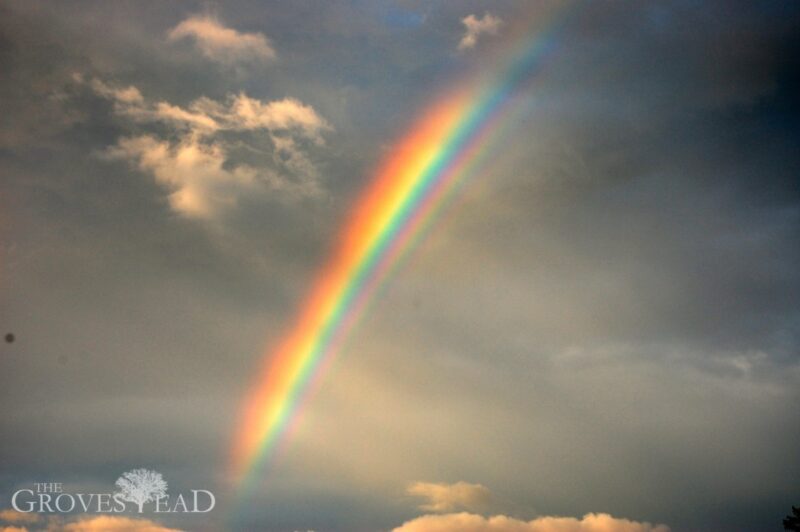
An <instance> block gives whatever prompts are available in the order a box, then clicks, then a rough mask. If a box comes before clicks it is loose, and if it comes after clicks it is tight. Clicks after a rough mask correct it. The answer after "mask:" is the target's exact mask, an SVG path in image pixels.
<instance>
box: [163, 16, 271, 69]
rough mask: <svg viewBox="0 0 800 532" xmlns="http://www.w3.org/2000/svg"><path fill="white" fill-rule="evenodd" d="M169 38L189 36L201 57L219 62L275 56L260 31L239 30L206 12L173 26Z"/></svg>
mask: <svg viewBox="0 0 800 532" xmlns="http://www.w3.org/2000/svg"><path fill="white" fill-rule="evenodd" d="M168 37H169V39H170V40H171V41H177V40H181V39H185V38H190V39H192V40H193V41H194V43H195V46H197V48H199V49H200V51H201V52H202V54H203V55H204V56H206V57H207V58H208V59H211V60H212V61H217V62H220V63H228V64H230V63H238V62H244V61H254V60H255V61H266V60H270V59H274V58H275V57H276V54H275V50H274V49H273V48H272V46H271V45H270V43H269V40H268V39H267V37H266V36H265V35H264V34H263V33H241V32H238V31H236V30H234V29H233V28H227V27H225V26H223V25H222V24H220V22H219V21H218V20H217V19H216V18H214V17H211V16H209V15H194V16H191V17H189V18H187V19H186V20H184V21H183V22H181V23H180V24H178V25H177V26H175V27H174V28H172V29H171V30H170V31H169V33H168Z"/></svg>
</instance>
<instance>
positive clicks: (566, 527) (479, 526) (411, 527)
mask: <svg viewBox="0 0 800 532" xmlns="http://www.w3.org/2000/svg"><path fill="white" fill-rule="evenodd" d="M393 532H669V527H667V526H666V525H651V524H650V523H646V522H638V521H630V520H628V519H622V518H617V517H612V516H610V515H608V514H593V513H592V514H586V515H585V516H583V519H576V518H574V517H537V518H536V519H534V520H532V521H521V520H519V519H514V518H513V517H507V516H505V515H495V516H493V517H483V516H480V515H476V514H471V513H466V512H462V513H457V514H445V515H424V516H422V517H417V518H416V519H412V520H411V521H408V522H406V523H404V524H403V525H401V526H399V527H397V528H395V529H394V531H393Z"/></svg>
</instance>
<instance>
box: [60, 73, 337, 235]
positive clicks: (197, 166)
mask: <svg viewBox="0 0 800 532" xmlns="http://www.w3.org/2000/svg"><path fill="white" fill-rule="evenodd" d="M75 79H76V81H78V82H80V83H86V84H87V85H88V86H89V87H90V88H91V89H92V91H94V93H95V94H97V95H98V96H101V97H103V98H106V99H108V100H110V101H112V102H113V109H114V112H115V113H116V114H118V115H120V116H123V117H126V118H128V119H130V121H131V122H132V123H133V124H147V123H161V124H163V125H166V126H168V127H169V128H170V129H171V131H170V132H169V133H168V134H167V135H161V136H159V135H155V134H140V135H129V136H124V137H122V138H120V139H119V140H118V141H117V143H116V144H115V145H113V146H111V147H110V148H108V149H107V150H106V151H105V154H106V156H107V157H109V158H112V159H122V160H127V161H129V162H131V163H132V164H133V165H134V166H135V167H136V168H138V169H139V170H140V171H142V172H146V173H150V174H152V175H153V177H154V178H155V180H156V182H158V183H159V184H160V185H162V186H163V187H164V188H166V189H167V191H168V200H169V206H170V207H171V208H172V209H173V210H174V211H175V212H177V213H179V214H181V215H184V216H186V217H189V218H195V219H205V220H209V219H213V218H216V217H217V216H218V215H219V214H221V213H222V212H224V211H225V210H228V209H231V208H233V207H235V206H236V205H237V203H238V200H239V198H240V197H242V196H243V195H246V194H252V193H256V192H258V191H259V190H267V191H272V192H275V193H278V194H280V195H281V196H282V197H310V196H315V195H318V194H319V193H320V191H321V189H322V187H321V185H320V182H319V174H318V171H317V168H316V166H315V165H314V163H313V162H312V161H311V159H310V157H309V155H308V153H307V149H306V148H305V147H304V146H306V145H309V144H311V145H316V146H321V145H323V144H324V138H323V133H324V132H325V131H329V130H330V129H332V128H331V126H330V125H329V124H328V122H327V121H326V120H325V119H324V118H322V117H321V116H320V115H319V114H318V113H317V112H316V110H315V109H314V108H313V107H311V106H310V105H307V104H304V103H303V102H301V101H299V100H297V99H295V98H288V97H287V98H283V99H281V100H274V101H266V102H265V101H261V100H259V99H257V98H252V97H250V96H248V95H247V94H245V93H243V92H242V93H239V94H235V95H230V96H229V97H228V98H227V99H226V100H224V101H216V100H212V99H210V98H206V97H201V98H198V99H196V100H194V101H192V102H191V103H189V105H188V106H186V107H181V106H179V105H174V104H171V103H169V102H165V101H156V102H151V101H148V100H147V99H146V98H144V97H143V96H142V93H141V92H140V91H139V89H138V88H136V87H134V86H129V87H117V86H115V85H113V84H110V83H106V82H104V81H102V80H98V79H92V80H89V81H88V82H86V81H84V79H83V77H82V76H80V75H76V76H75ZM255 131H265V132H266V133H267V135H268V138H269V139H270V142H271V147H268V148H267V149H269V150H270V152H271V159H272V161H273V164H272V166H271V167H269V168H266V167H255V166H253V165H248V164H244V163H239V164H237V163H235V162H234V161H232V160H231V156H230V151H231V145H230V143H229V142H228V141H227V140H226V139H225V138H224V137H223V136H221V135H220V134H221V133H224V132H255ZM255 149H258V150H264V149H265V148H264V147H262V146H258V147H257V148H255Z"/></svg>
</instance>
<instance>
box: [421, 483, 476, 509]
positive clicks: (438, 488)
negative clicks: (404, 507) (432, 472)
mask: <svg viewBox="0 0 800 532" xmlns="http://www.w3.org/2000/svg"><path fill="white" fill-rule="evenodd" d="M406 493H407V494H408V495H412V496H414V497H422V498H423V499H426V501H427V502H425V503H423V504H421V505H420V506H419V508H420V509H421V510H424V511H426V512H452V511H453V510H479V509H482V508H485V507H486V505H488V503H489V501H490V500H491V493H490V492H489V490H488V489H487V488H486V487H485V486H482V485H480V484H469V483H467V482H456V483H455V484H444V483H435V482H415V483H414V484H411V485H410V486H409V487H408V488H407V489H406Z"/></svg>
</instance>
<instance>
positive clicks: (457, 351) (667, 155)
mask: <svg viewBox="0 0 800 532" xmlns="http://www.w3.org/2000/svg"><path fill="white" fill-rule="evenodd" d="M536 9H540V8H536ZM541 9H544V8H541ZM485 11H487V6H486V5H484V4H482V3H480V2H457V3H443V4H428V3H419V2H403V3H401V4H391V5H390V4H386V3H383V2H359V3H356V4H355V5H351V4H347V5H345V4H340V3H327V2H293V3H291V4H286V3H281V4H271V3H268V4H262V3H249V2H241V3H238V4H236V5H229V4H220V5H219V6H212V8H209V6H207V5H200V4H192V3H189V4H183V5H179V6H178V5H174V4H156V3H153V4H140V3H114V4H108V3H103V2H99V3H97V2H86V3H71V4H69V5H68V6H67V5H62V4H57V3H39V2H34V3H13V2H12V3H7V4H5V5H4V7H3V8H2V14H1V15H2V16H0V65H2V71H3V72H4V75H3V76H2V79H0V101H2V102H3V104H2V106H3V115H4V117H5V118H4V121H3V123H2V124H0V212H1V213H2V214H0V221H1V222H2V223H0V237H1V238H2V240H1V241H0V242H2V249H0V263H2V269H0V286H2V288H3V289H2V296H0V323H2V324H3V327H4V331H5V332H10V331H13V334H14V335H15V342H14V343H13V344H11V343H3V344H2V348H1V349H0V366H2V371H0V397H1V398H2V399H1V400H2V404H3V408H2V409H1V410H0V433H1V434H2V438H0V456H2V459H1V460H2V464H3V468H2V471H3V472H2V475H0V493H9V492H10V491H12V490H13V489H16V488H18V487H20V486H24V485H26V484H28V483H30V482H33V481H36V480H41V478H43V477H45V476H46V477H48V478H50V477H53V476H58V477H59V480H63V481H64V482H71V483H72V485H82V486H103V485H106V484H108V485H110V484H111V481H112V480H113V479H114V478H115V475H118V474H119V473H120V472H121V471H123V470H125V469H126V468H130V467H134V466H139V465H148V466H149V467H155V468H157V469H159V470H160V471H162V472H163V473H164V474H165V477H166V478H168V480H169V481H170V483H171V484H170V485H171V486H172V485H175V486H176V487H177V486H186V487H189V486H212V487H213V489H215V490H217V491H218V492H219V496H220V498H221V501H222V502H221V504H222V503H224V501H225V499H226V497H227V496H228V488H229V485H228V483H227V482H228V480H227V479H226V478H225V476H226V473H225V471H226V466H227V464H226V460H227V447H228V445H229V443H230V442H229V441H228V439H229V437H230V434H231V433H232V428H233V425H234V424H235V422H236V415H235V414H236V411H237V408H238V403H239V401H240V400H241V397H242V396H243V394H244V392H245V390H246V386H247V383H248V382H249V379H250V378H251V375H252V373H253V371H254V368H256V367H257V364H258V361H259V359H260V358H261V354H262V353H263V351H264V349H266V347H267V346H269V345H270V344H271V343H273V342H275V340H276V339H277V338H278V337H279V335H280V334H281V331H283V330H284V329H285V327H286V326H287V325H288V323H289V322H290V320H291V317H292V315H293V313H294V312H295V311H296V309H297V307H298V305H300V304H301V301H302V297H303V295H304V294H305V293H306V290H307V287H308V284H309V282H310V279H312V277H313V275H314V272H315V271H316V269H317V267H318V265H319V264H320V263H321V261H322V260H323V259H324V257H325V256H326V254H327V253H328V252H329V251H330V249H331V246H332V245H333V242H334V240H335V237H336V234H337V227H338V225H339V223H341V221H342V220H343V219H344V218H345V217H346V216H347V213H348V209H349V206H350V204H351V202H352V201H353V198H354V197H355V194H356V193H357V191H358V190H359V188H360V187H361V186H362V185H363V183H365V182H366V180H367V179H369V177H370V175H371V172H372V171H373V169H374V167H375V165H376V163H377V161H379V160H380V159H381V157H382V156H383V155H384V154H385V152H386V150H387V149H388V147H390V146H391V143H392V142H393V141H394V140H395V139H396V138H398V136H399V135H401V134H402V133H403V131H404V128H406V127H407V126H408V124H410V123H411V121H412V120H413V118H414V116H415V115H416V113H417V112H418V110H419V109H420V108H421V107H422V106H423V105H424V104H425V103H426V102H427V101H429V99H430V98H431V96H432V94H435V93H436V92H437V91H438V90H440V89H441V87H442V86H446V85H447V83H448V82H450V80H451V79H454V78H455V77H457V76H456V74H458V75H461V74H463V72H464V71H468V70H472V69H481V68H483V67H484V63H483V62H484V61H486V58H487V57H491V54H492V53H493V52H494V51H495V49H494V48H493V47H495V46H496V47H502V46H505V45H506V44H508V43H507V42H505V40H507V39H511V38H513V36H514V31H512V30H513V29H514V24H515V23H516V22H517V21H519V20H522V19H526V17H533V16H535V15H537V13H536V12H535V11H536V10H535V9H534V8H532V7H530V6H528V5H527V4H524V3H522V4H517V3H515V2H496V3H493V4H492V6H491V9H490V11H491V12H492V13H494V14H496V15H497V16H498V17H499V18H501V19H502V20H503V21H507V22H508V24H509V26H508V30H509V31H508V32H506V31H501V32H499V33H498V34H497V35H495V36H493V37H492V38H491V39H486V40H485V41H482V42H481V43H480V45H479V46H478V47H476V49H475V50H473V51H471V52H470V53H469V54H459V53H457V51H456V47H457V45H458V42H459V39H460V38H461V36H462V32H463V26H462V25H461V23H460V21H461V20H462V19H463V18H464V17H466V16H467V15H469V14H471V13H478V14H481V13H484V12H485ZM206 13H208V14H210V15H213V16H214V17H217V18H216V19H217V20H219V21H224V24H225V25H226V27H230V28H234V29H236V30H237V31H238V32H240V34H242V35H244V34H251V35H257V34H263V35H265V36H268V37H269V44H270V46H273V47H274V50H275V51H276V57H275V58H274V59H273V60H270V61H264V62H262V63H263V64H259V66H258V68H250V67H248V68H244V67H242V66H241V65H239V66H237V68H236V69H231V68H230V67H229V66H226V65H225V64H222V63H219V62H215V61H209V59H208V57H204V56H203V54H202V53H201V52H200V51H198V50H196V49H194V47H192V46H188V45H186V43H177V42H170V40H169V38H168V33H169V30H170V29H171V28H174V27H176V25H178V24H179V23H180V22H181V21H183V20H186V19H187V17H190V16H194V15H198V14H206ZM198 16H199V15H198ZM799 19H800V10H798V8H797V7H796V6H794V5H793V4H791V3H787V2H767V3H760V4H758V6H755V5H753V4H749V3H739V2H733V3H731V2H721V3H710V4H709V3H704V4H697V3H694V2H652V3H648V4H646V5H641V4H639V3H619V4H613V5H612V4H599V3H598V4H593V3H588V4H581V5H580V6H579V7H575V8H573V10H572V11H571V12H570V16H569V17H568V18H567V19H566V22H565V23H564V27H563V28H562V29H561V30H560V31H559V32H558V33H557V35H555V36H554V37H553V46H552V48H551V51H550V53H549V55H548V56H547V58H546V66H545V68H544V69H543V70H542V71H541V72H540V73H539V74H537V75H536V76H535V77H534V78H533V79H531V80H530V83H529V85H527V86H526V88H525V90H524V91H523V93H521V94H519V95H518V97H519V99H520V101H524V102H525V103H524V105H521V107H520V108H519V110H518V111H519V112H518V115H517V116H515V119H516V120H517V126H516V128H515V129H513V130H512V131H511V132H510V133H509V134H507V135H506V136H505V137H504V138H503V139H502V141H501V142H499V143H498V145H497V146H495V147H494V149H493V150H492V155H491V158H490V160H489V162H488V164H486V165H485V166H484V167H483V168H481V171H480V172H479V175H477V176H475V178H474V180H473V181H472V182H471V183H470V185H469V186H468V187H466V188H465V190H464V192H463V194H462V195H461V196H460V197H459V198H457V199H456V201H455V202H454V204H453V205H452V206H451V207H450V209H449V210H447V211H446V212H445V213H444V215H443V217H442V218H441V220H440V223H438V224H436V225H434V227H433V228H432V230H431V231H430V233H429V234H428V235H427V237H426V238H425V239H424V240H423V242H422V243H421V245H420V246H419V247H418V248H417V249H416V250H415V252H414V253H413V254H412V255H411V256H410V257H409V259H408V260H407V261H406V263H405V264H404V267H403V268H402V269H401V271H400V272H399V273H398V275H397V276H396V277H395V278H394V279H393V280H392V281H391V282H390V283H389V284H388V286H387V288H386V290H385V293H384V294H383V295H382V297H381V298H380V300H379V301H378V302H377V303H376V304H375V305H374V306H373V308H372V312H371V313H370V315H369V316H367V318H366V319H365V320H364V322H363V323H362V324H361V326H360V328H359V329H358V330H357V331H356V333H355V334H354V335H353V338H352V339H351V342H350V344H349V345H348V348H347V349H346V351H345V353H344V355H343V356H342V357H341V359H340V360H339V361H338V362H337V364H336V365H335V367H334V368H333V370H332V373H330V374H329V377H328V378H327V379H326V380H324V384H323V387H322V389H321V390H320V394H319V396H318V397H317V399H316V400H315V401H313V402H312V404H311V407H310V408H309V410H308V412H307V413H306V416H305V417H304V420H305V421H304V423H303V424H302V426H301V427H300V428H299V429H298V432H297V434H296V436H295V440H293V444H292V446H290V448H289V450H288V451H287V453H286V456H285V457H283V460H282V461H281V463H280V464H278V465H277V466H276V468H275V470H274V471H272V472H271V473H270V476H269V477H268V478H267V482H266V484H265V486H264V487H263V492H261V491H260V492H258V494H257V497H258V498H259V505H258V507H257V508H254V509H253V511H252V512H251V514H249V515H244V516H242V520H241V522H240V524H242V526H244V527H245V528H247V527H251V528H253V527H257V528H259V529H275V530H282V529H287V528H288V529H300V528H304V527H305V528H314V529H317V530H360V529H363V530H374V529H385V528H387V527H391V526H393V525H396V524H397V523H402V522H407V526H409V527H410V526H411V524H412V523H414V521H412V519H413V518H414V516H415V515H416V514H415V513H414V510H413V505H412V504H409V502H408V501H407V500H406V498H405V496H404V495H403V489H404V487H405V486H407V485H409V484H410V483H412V482H415V481H418V480H419V479H427V480H429V481H430V483H431V484H430V485H432V486H433V485H435V486H448V485H454V484H453V483H456V482H458V481H459V480H461V479H465V478H468V479H470V480H471V481H472V482H475V483H478V484H480V485H485V486H488V487H489V488H491V489H492V492H493V494H496V495H497V496H498V498H500V499H502V500H503V501H504V503H506V504H507V505H508V507H509V508H510V510H509V511H508V512H505V511H504V513H508V514H509V515H511V514H513V515H514V516H520V515H525V516H530V515H536V514H537V513H541V514H542V515H556V514H561V515H584V514H586V513H588V512H609V513H611V514H613V515H624V516H635V518H636V519H637V520H638V521H645V520H649V521H651V522H659V523H660V522H663V523H668V524H669V525H670V526H672V527H674V529H675V530H698V531H699V530H729V529H737V530H752V531H758V530H767V529H771V528H772V527H773V526H774V523H778V522H779V519H780V517H781V516H782V515H784V514H785V513H786V511H788V509H789V507H790V504H791V503H792V502H794V503H795V504H796V503H797V501H796V500H794V501H793V500H791V497H792V496H794V494H795V492H794V491H793V489H794V487H793V486H792V484H791V483H792V481H793V479H796V478H797V475H798V474H800V461H798V459H797V458H796V452H795V450H796V448H797V446H798V444H800V432H798V429H797V427H800V419H798V414H797V412H798V411H799V410H798V408H797V407H798V405H800V395H798V391H797V390H798V389H799V388H798V386H797V385H798V380H799V379H800V372H799V370H798V367H799V366H798V341H800V338H798V326H799V325H800V309H799V308H798V303H797V302H798V301H799V300H800V297H798V296H800V276H798V273H797V267H796V265H797V263H798V260H800V256H798V250H800V247H798V245H797V243H798V237H800V234H799V231H800V219H798V217H799V216H800V196H799V195H798V186H797V183H798V181H797V175H798V170H800V168H799V166H800V156H799V155H798V154H800V149H799V148H800V146H798V144H800V135H798V133H800V130H799V129H798V124H799V123H800V122H799V121H798V116H800V114H799V113H798V110H799V109H798V94H800V92H798V90H797V88H798V79H800V78H798V75H797V72H798V61H797V57H798V54H797V49H798V42H800V41H799V38H798V30H797V28H800V24H798V22H800V20H799ZM265 42H266V41H265ZM262 55H263V54H262ZM251 63H252V62H251ZM489 66H490V65H489ZM243 68H244V69H243ZM237 69H238V70H237ZM76 74H78V75H79V77H76ZM80 79H82V80H84V81H83V82H80V81H78V80H80ZM93 79H94V80H101V81H102V82H103V83H106V84H108V86H113V87H128V86H135V87H137V88H138V89H139V90H140V91H141V93H142V94H143V95H146V97H147V101H148V102H169V103H170V104H171V105H174V106H180V107H181V108H184V109H188V108H189V106H190V105H191V102H193V101H196V100H198V98H202V97H206V98H210V99H213V100H215V101H218V102H226V101H228V100H227V98H229V97H230V96H231V95H236V94H239V93H242V92H243V93H246V94H248V96H250V97H252V98H255V99H258V100H259V101H262V102H271V101H280V100H283V99H284V98H288V97H291V98H295V99H297V100H298V101H300V102H303V103H304V104H306V105H308V106H310V107H312V108H313V109H314V110H315V112H317V113H318V114H319V116H320V117H323V118H324V120H325V121H326V122H327V123H328V124H330V126H331V129H330V130H329V132H328V133H326V135H325V136H326V138H325V144H324V146H316V147H313V146H312V147H308V149H309V150H314V151H313V152H311V151H310V152H309V153H311V155H312V156H313V161H314V164H315V168H316V170H317V171H318V174H319V175H318V177H319V186H320V187H321V190H322V191H323V193H322V194H319V195H318V196H315V197H304V198H302V199H299V200H297V201H295V202H287V201H285V200H284V199H283V198H281V197H279V196H278V195H274V194H270V193H268V192H267V191H263V192H259V193H254V194H243V195H242V197H240V198H239V200H238V203H237V204H236V208H234V209H230V210H227V211H226V212H225V213H224V216H221V217H220V218H219V219H218V220H217V223H215V224H213V225H209V224H204V223H199V222H198V220H193V219H187V218H185V217H181V216H179V215H178V214H176V213H175V212H174V211H173V210H171V209H170V205H169V202H168V201H167V199H166V195H165V190H164V187H163V186H161V185H159V183H158V182H157V181H156V180H155V179H154V177H153V175H150V174H149V173H148V172H147V171H142V170H141V169H138V168H136V167H135V166H132V165H129V164H127V163H126V162H125V161H119V160H110V159H109V158H108V157H107V153H108V150H109V148H112V147H114V146H116V145H117V144H118V142H119V141H120V139H122V138H126V137H131V136H134V135H154V136H156V137H158V138H160V139H163V140H164V141H165V142H166V141H169V142H178V141H179V135H178V134H177V133H176V132H175V130H174V129H173V128H170V127H167V126H165V125H164V124H160V123H147V124H144V123H137V122H135V121H133V120H131V119H130V117H125V116H121V115H120V113H117V112H115V108H114V103H113V102H112V101H109V99H108V98H104V97H101V96H98V94H97V92H96V91H92V90H91V89H90V88H89V86H88V85H87V83H86V80H93ZM225 135H227V136H226V137H225V139H224V140H225V142H226V143H227V144H226V146H230V148H229V152H228V154H229V160H228V161H227V162H226V164H225V166H223V170H225V171H230V170H231V169H232V168H234V167H236V166H237V165H243V164H245V165H249V166H252V167H255V168H259V169H266V168H272V167H273V165H275V164H276V162H275V159H274V158H273V157H272V155H271V154H272V151H271V150H273V149H274V148H275V146H274V145H273V144H274V139H273V140H270V139H269V138H264V139H260V138H259V136H258V135H257V134H256V133H254V132H250V131H248V132H239V131H228V132H226V133H225ZM262 141H263V146H262V145H261V144H259V143H260V142H262ZM253 146H257V147H260V148H263V149H264V151H263V153H262V152H257V151H254V150H253V149H251V148H252V147H253ZM264 153H268V156H267V155H264ZM104 154H106V155H104ZM365 397H368V400H365ZM498 486H502V489H497V487H498ZM511 510H513V511H511ZM474 518H475V519H476V520H478V521H476V522H481V523H482V520H483V518H481V517H479V516H474ZM219 519H222V517H219ZM164 523H165V526H170V527H187V528H191V529H195V526H196V525H197V526H199V523H198V522H196V521H189V520H187V521H186V522H184V521H180V522H179V521H177V520H176V521H174V522H173V521H170V520H165V521H164ZM207 526H211V527H212V528H213V526H214V525H207Z"/></svg>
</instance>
